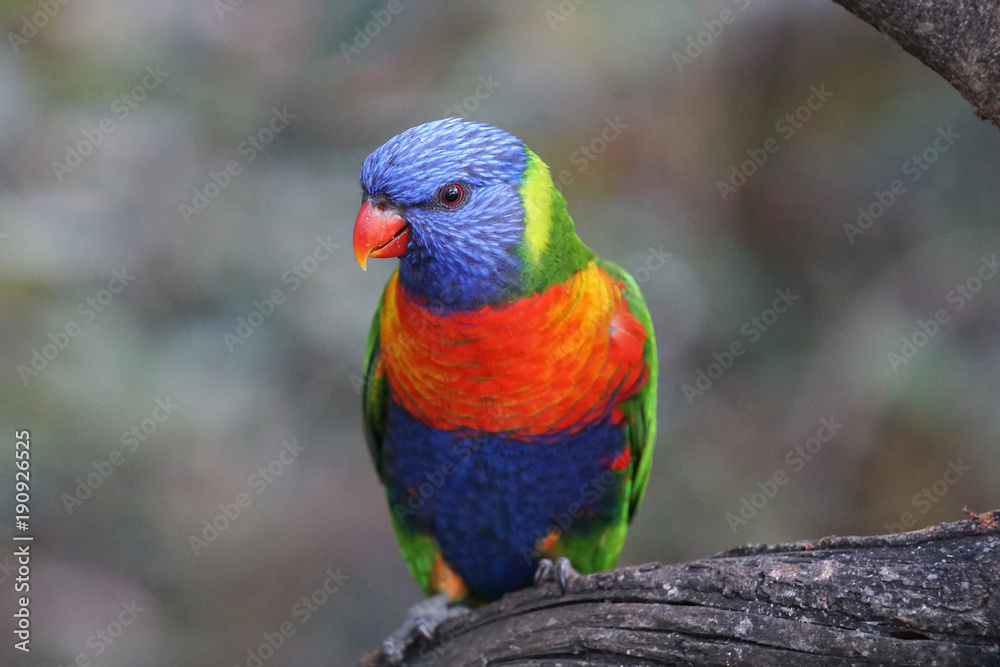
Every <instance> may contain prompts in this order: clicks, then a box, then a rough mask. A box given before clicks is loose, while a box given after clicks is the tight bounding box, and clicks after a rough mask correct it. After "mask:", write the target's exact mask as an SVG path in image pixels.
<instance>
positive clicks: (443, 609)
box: [382, 594, 469, 665]
mask: <svg viewBox="0 0 1000 667" xmlns="http://www.w3.org/2000/svg"><path fill="white" fill-rule="evenodd" d="M468 612H469V608H468V607H466V606H465V605H463V604H461V603H460V602H452V601H450V600H449V599H448V597H447V596H446V595H443V594H440V595H435V596H434V597H430V598H427V599H426V600H422V601H420V602H418V603H417V604H415V605H413V606H412V607H410V610H409V611H408V612H406V618H405V619H404V620H403V624H402V625H401V626H400V627H399V629H398V630H396V631H395V632H393V633H392V634H391V635H389V637H388V638H386V640H385V641H383V642H382V652H383V653H384V654H385V656H386V657H387V658H388V659H389V661H390V664H393V665H398V664H400V663H401V662H402V661H403V654H404V653H405V652H406V649H408V648H409V647H410V646H411V645H412V644H413V643H414V642H415V641H416V640H417V638H418V637H423V638H425V639H431V638H433V637H434V631H435V630H436V629H437V627H438V626H439V625H441V623H443V622H444V621H446V620H448V619H449V618H454V617H455V616H460V615H462V614H467V613H468Z"/></svg>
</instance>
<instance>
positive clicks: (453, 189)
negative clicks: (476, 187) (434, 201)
mask: <svg viewBox="0 0 1000 667" xmlns="http://www.w3.org/2000/svg"><path fill="white" fill-rule="evenodd" d="M438 196H439V197H440V198H441V203H442V204H444V205H445V206H447V207H449V208H454V207H455V206H458V205H459V204H461V203H462V201H463V200H464V199H465V190H464V189H463V188H462V186H461V185H459V184H458V183H449V184H448V185H446V186H444V187H443V188H441V193H440V194H439V195H438Z"/></svg>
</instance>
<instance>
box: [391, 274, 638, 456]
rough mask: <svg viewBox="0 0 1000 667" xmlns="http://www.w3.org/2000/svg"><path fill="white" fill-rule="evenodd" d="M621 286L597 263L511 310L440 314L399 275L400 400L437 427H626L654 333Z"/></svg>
mask: <svg viewBox="0 0 1000 667" xmlns="http://www.w3.org/2000/svg"><path fill="white" fill-rule="evenodd" d="M623 289H624V288H623V286H622V285H621V283H619V282H617V281H615V280H614V279H613V278H611V276H609V275H608V274H607V273H606V272H605V271H604V270H603V269H601V268H599V267H597V266H596V265H595V264H593V263H591V264H589V265H588V266H587V267H586V268H585V269H583V270H582V271H580V272H578V273H577V274H575V275H574V276H573V277H572V278H570V279H569V280H568V281H567V282H565V283H562V284H559V285H553V286H552V287H549V288H548V289H546V290H545V291H544V292H542V293H540V294H533V295H531V296H528V297H525V298H523V299H520V300H519V301H516V302H514V303H511V304H506V305H503V306H495V307H493V306H485V307H483V308H480V309H479V310H475V311H461V312H439V313H434V312H432V311H431V310H430V309H428V308H427V307H425V306H424V305H422V304H420V303H417V302H416V301H415V300H414V299H413V298H411V297H410V296H409V295H408V294H407V293H406V291H405V290H404V289H403V288H402V287H400V286H399V285H398V283H397V280H396V274H393V276H392V278H391V279H390V280H389V284H388V286H387V287H386V291H385V295H384V303H383V306H382V317H381V346H382V359H381V363H382V365H383V369H384V370H385V372H386V374H387V375H388V379H389V390H390V392H391V393H392V397H393V398H394V399H395V400H396V402H397V403H399V404H400V405H401V406H403V407H404V408H406V410H407V411H408V412H409V413H410V414H412V415H413V416H414V417H416V418H417V419H420V420H421V421H423V422H425V423H426V424H428V425H430V426H433V427H435V428H439V429H446V430H473V431H488V432H492V433H499V432H504V433H507V434H508V435H510V436H513V437H518V436H535V435H543V434H549V433H560V432H570V433H573V432H576V431H579V430H580V429H581V428H583V427H584V426H585V425H587V424H589V423H592V422H594V421H597V420H599V419H602V418H603V419H607V418H610V420H611V421H612V422H614V423H618V422H620V421H621V419H622V414H621V412H620V411H619V410H618V409H617V407H616V406H617V404H618V403H619V402H620V401H623V400H625V399H627V398H630V397H631V396H634V395H635V394H636V393H637V392H638V391H639V389H640V388H641V387H642V385H643V384H644V383H645V381H646V377H647V372H648V371H647V367H646V362H645V359H644V356H643V345H644V343H645V341H646V329H645V328H644V327H643V326H642V323H641V322H639V320H637V319H636V318H635V317H634V316H633V315H632V314H631V313H630V312H629V311H628V304H627V303H626V301H625V297H624V295H623Z"/></svg>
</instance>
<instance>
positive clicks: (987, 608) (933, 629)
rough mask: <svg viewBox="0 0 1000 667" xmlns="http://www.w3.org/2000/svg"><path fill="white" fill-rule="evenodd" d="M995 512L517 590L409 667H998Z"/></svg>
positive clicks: (441, 636) (415, 656) (451, 629)
mask: <svg viewBox="0 0 1000 667" xmlns="http://www.w3.org/2000/svg"><path fill="white" fill-rule="evenodd" d="M998 520H1000V510H996V511H994V512H992V513H986V514H981V515H977V516H976V518H975V519H974V520H971V521H960V522H956V523H946V524H939V525H937V526H933V527H930V528H927V529H924V530H921V531H916V532H911V533H902V534H899V535H887V536H875V537H828V538H824V539H822V540H819V541H818V542H796V543H793V544H779V545H770V546H769V545H751V546H746V547H742V548H739V549H734V550H732V551H727V552H725V553H722V554H718V555H716V556H713V557H711V558H706V559H703V560H697V561H692V562H690V563H683V564H679V565H661V564H659V563H650V564H647V565H642V566H639V567H627V568H620V569H617V570H613V571H610V572H600V573H597V574H592V575H589V576H585V577H580V578H578V579H575V580H573V581H571V582H570V584H569V587H568V590H567V591H566V593H565V594H562V593H561V592H560V591H559V589H558V587H557V586H556V585H555V584H549V585H546V586H544V587H541V588H538V589H527V590H523V591H518V592H516V593H513V594H511V595H507V596H505V597H504V598H502V599H501V600H499V601H497V602H494V603H491V604H489V605H486V606H483V607H480V608H479V609H476V610H474V611H472V612H471V613H469V614H466V615H464V616H462V617H459V618H456V619H452V620H450V621H447V622H445V623H444V624H442V626H441V627H440V628H439V629H438V632H437V633H436V634H435V636H434V638H433V640H431V641H424V640H421V641H420V642H419V643H418V644H416V645H413V646H410V647H409V649H408V650H407V652H406V659H405V661H404V663H403V664H405V665H470V666H471V665H476V666H478V667H482V666H483V665H505V666H509V665H522V666H529V665H530V666H542V665H549V666H554V665H563V666H567V667H569V666H572V665H690V666H695V665H698V666H701V665H747V666H748V667H770V666H778V665H783V666H784V665H787V666H789V667H791V666H796V667H798V666H812V665H942V666H944V665H954V666H955V667H974V666H977V665H1000V529H998V527H997V521H998ZM386 664H388V663H387V662H386V660H385V657H384V656H383V655H382V654H380V653H376V654H374V655H371V656H369V657H368V658H366V660H365V661H363V663H362V665H365V666H367V667H375V666H378V665H386Z"/></svg>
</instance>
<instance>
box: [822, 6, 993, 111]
mask: <svg viewBox="0 0 1000 667" xmlns="http://www.w3.org/2000/svg"><path fill="white" fill-rule="evenodd" d="M834 1H835V2H836V3H837V4H839V5H841V6H842V7H844V8H845V9H847V10H848V11H849V12H851V13H852V14H854V15H855V16H857V17H858V18H860V19H861V20H863V21H864V22H865V23H868V24H869V25H871V26H873V27H874V28H875V29H876V30H878V31H879V32H881V33H882V34H884V35H888V36H889V37H891V38H892V39H894V40H896V41H897V42H898V43H899V45H900V46H902V47H903V48H904V49H906V51H907V52H908V53H910V54H911V55H913V56H916V57H917V59H919V60H920V61H921V62H922V63H924V64H925V65H927V66H928V67H930V68H931V69H932V70H934V71H935V72H937V73H938V74H940V75H941V76H943V77H944V78H945V80H946V81H948V83H950V84H951V85H952V86H954V87H955V89H956V90H958V92H959V93H961V94H962V97H964V98H965V99H967V100H968V101H969V102H971V103H972V108H973V109H974V110H975V112H976V115H977V116H979V117H980V118H982V119H984V120H990V121H992V122H993V124H994V125H996V126H998V127H1000V2H997V0H951V1H950V2H949V1H948V0H834Z"/></svg>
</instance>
